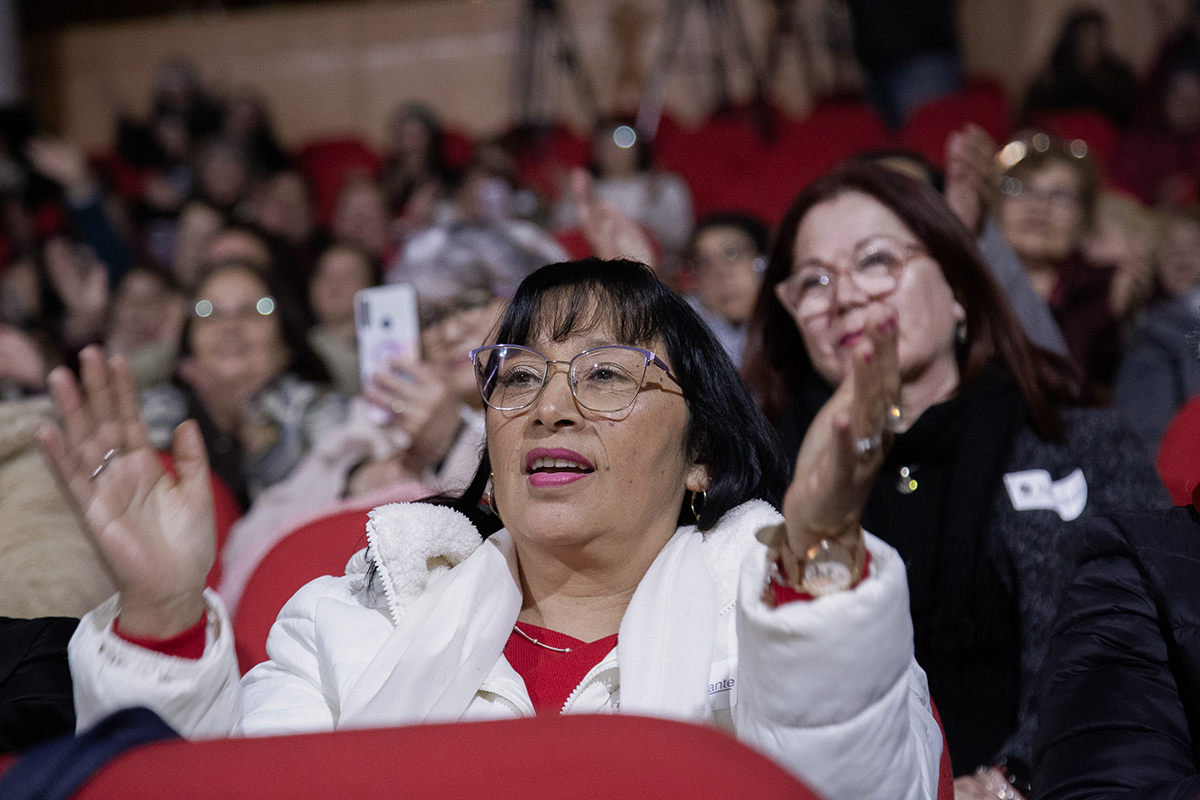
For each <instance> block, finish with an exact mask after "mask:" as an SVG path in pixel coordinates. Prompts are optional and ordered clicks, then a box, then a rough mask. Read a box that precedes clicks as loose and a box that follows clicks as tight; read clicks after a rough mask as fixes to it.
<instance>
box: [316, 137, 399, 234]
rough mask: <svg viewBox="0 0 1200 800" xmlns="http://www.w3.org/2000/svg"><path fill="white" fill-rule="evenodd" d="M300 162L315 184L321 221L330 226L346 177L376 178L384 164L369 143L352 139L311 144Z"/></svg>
mask: <svg viewBox="0 0 1200 800" xmlns="http://www.w3.org/2000/svg"><path fill="white" fill-rule="evenodd" d="M296 163H297V164H299V165H300V169H301V170H302V171H303V172H304V174H305V175H307V176H308V179H309V180H310V181H311V182H312V187H313V207H314V208H315V209H316V214H317V219H318V220H320V221H321V223H322V224H323V225H329V223H330V222H331V221H332V220H333V211H334V205H335V204H336V203H337V196H338V192H340V191H341V190H342V184H343V183H344V182H345V180H346V176H347V175H349V174H351V173H353V172H363V173H366V174H367V175H370V176H372V177H374V176H375V174H376V173H378V172H379V168H380V167H381V166H382V164H383V161H382V159H380V157H379V155H378V154H377V153H376V152H375V151H374V150H372V149H371V148H370V147H368V146H367V144H366V143H365V142H363V141H362V140H360V139H357V138H354V137H352V136H348V137H345V138H329V139H319V140H317V141H313V142H309V143H308V144H306V145H304V146H303V147H301V148H300V149H299V150H298V151H297V152H296Z"/></svg>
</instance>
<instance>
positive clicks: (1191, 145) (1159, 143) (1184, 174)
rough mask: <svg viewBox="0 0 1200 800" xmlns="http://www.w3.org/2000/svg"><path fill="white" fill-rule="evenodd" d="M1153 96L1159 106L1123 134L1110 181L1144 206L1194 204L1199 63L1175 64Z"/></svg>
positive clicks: (1199, 146) (1199, 171)
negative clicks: (1158, 99)
mask: <svg viewBox="0 0 1200 800" xmlns="http://www.w3.org/2000/svg"><path fill="white" fill-rule="evenodd" d="M1156 96H1158V97H1159V98H1160V102H1159V104H1158V106H1156V107H1155V108H1154V109H1153V110H1152V112H1151V113H1149V114H1147V115H1146V117H1145V119H1144V120H1143V122H1142V123H1141V124H1140V125H1138V126H1136V127H1134V128H1132V129H1130V130H1128V131H1126V132H1125V133H1124V134H1122V136H1121V140H1120V142H1119V143H1118V146H1117V154H1116V157H1115V158H1114V159H1113V165H1112V167H1113V168H1112V176H1111V178H1112V182H1113V184H1114V185H1116V186H1118V187H1120V188H1121V189H1123V190H1124V191H1127V192H1130V193H1131V194H1133V195H1134V196H1135V197H1137V198H1138V199H1139V200H1141V201H1142V202H1143V203H1145V204H1146V205H1149V206H1154V207H1163V206H1165V207H1175V206H1186V205H1191V204H1194V203H1196V202H1197V199H1198V196H1197V195H1198V193H1197V175H1200V60H1186V61H1182V62H1180V63H1178V64H1176V65H1174V66H1173V67H1172V69H1171V71H1170V72H1169V73H1167V74H1166V76H1165V77H1164V80H1163V85H1162V90H1161V92H1160V93H1157V94H1156Z"/></svg>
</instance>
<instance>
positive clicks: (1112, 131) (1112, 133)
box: [1033, 108, 1119, 175]
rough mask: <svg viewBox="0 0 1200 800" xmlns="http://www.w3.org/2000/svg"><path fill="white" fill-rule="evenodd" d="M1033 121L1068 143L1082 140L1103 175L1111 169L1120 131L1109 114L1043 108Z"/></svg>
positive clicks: (1079, 109) (1082, 110) (1086, 110)
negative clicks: (1044, 110)
mask: <svg viewBox="0 0 1200 800" xmlns="http://www.w3.org/2000/svg"><path fill="white" fill-rule="evenodd" d="M1033 122H1034V123H1035V124H1036V125H1038V126H1039V127H1042V128H1045V129H1046V130H1047V131H1049V132H1050V133H1053V134H1054V135H1055V136H1057V137H1058V138H1060V139H1065V140H1066V141H1068V142H1070V141H1072V140H1074V139H1082V140H1083V141H1084V142H1086V143H1087V146H1088V152H1089V153H1090V154H1091V156H1092V158H1093V159H1095V161H1096V163H1097V164H1099V165H1100V169H1101V170H1102V171H1103V173H1104V174H1105V175H1107V174H1108V172H1109V170H1110V169H1111V168H1112V163H1113V158H1115V157H1116V154H1117V143H1118V138H1119V134H1118V132H1117V129H1116V126H1114V125H1113V124H1112V122H1110V121H1109V119H1108V117H1106V116H1104V115H1103V114H1101V113H1100V112H1098V111H1092V110H1090V109H1086V108H1078V109H1071V110H1067V111H1046V112H1043V113H1040V114H1037V115H1036V116H1035V117H1034V118H1033Z"/></svg>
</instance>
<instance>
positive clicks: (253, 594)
mask: <svg viewBox="0 0 1200 800" xmlns="http://www.w3.org/2000/svg"><path fill="white" fill-rule="evenodd" d="M369 510H370V509H369V508H351V509H348V510H344V511H338V512H336V513H334V514H330V515H329V516H325V517H321V518H319V519H316V520H313V521H312V522H309V523H306V524H304V525H302V526H300V527H299V528H297V529H296V530H294V531H292V532H291V533H290V534H288V535H287V536H285V537H284V538H283V539H281V540H280V541H279V543H278V544H276V545H275V547H273V548H272V549H271V550H270V551H269V552H268V553H267V554H266V556H264V557H263V559H262V561H260V562H259V564H258V567H257V568H256V569H255V570H254V573H253V574H252V575H251V576H250V579H249V580H248V581H247V582H246V588H245V590H244V591H243V592H242V597H241V600H240V601H239V602H238V606H237V613H236V614H235V615H234V619H233V637H234V648H235V649H236V651H237V656H238V666H239V667H240V668H241V671H242V672H243V673H245V672H246V671H247V670H249V669H250V668H251V667H253V666H254V665H255V664H257V663H259V662H260V661H265V660H266V658H267V633H268V632H269V631H270V630H271V625H272V623H274V622H275V617H276V616H278V614H279V610H280V609H281V608H283V605H284V603H286V602H287V601H288V600H289V599H290V598H291V596H292V595H294V594H295V593H296V591H297V590H298V589H299V588H300V587H301V586H303V585H304V584H306V583H308V582H309V581H311V580H312V579H314V578H319V577H320V576H322V575H341V574H342V573H343V572H344V571H345V569H346V562H347V561H349V560H350V557H351V556H352V555H354V554H355V553H356V552H358V551H359V550H361V549H362V548H364V547H366V546H367V533H366V531H367V512H368V511H369Z"/></svg>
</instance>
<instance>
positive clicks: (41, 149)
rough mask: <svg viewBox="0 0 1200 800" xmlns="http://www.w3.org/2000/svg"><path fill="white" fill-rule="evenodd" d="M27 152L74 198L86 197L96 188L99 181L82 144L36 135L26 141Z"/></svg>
mask: <svg viewBox="0 0 1200 800" xmlns="http://www.w3.org/2000/svg"><path fill="white" fill-rule="evenodd" d="M25 155H26V156H27V157H28V158H29V163H30V164H32V165H33V168H34V169H36V170H37V171H38V172H40V173H41V174H42V175H44V176H46V177H47V178H49V179H50V180H52V181H54V182H55V183H57V184H59V185H60V186H62V188H63V191H65V192H66V193H67V196H68V197H70V198H72V199H78V200H83V199H87V198H88V197H90V196H91V194H92V192H93V191H95V188H96V181H95V179H94V178H93V177H92V171H91V169H90V168H89V167H88V163H87V157H86V156H85V155H84V152H83V148H82V147H80V146H79V145H77V144H75V143H74V142H70V141H67V140H66V139H57V138H55V137H53V136H34V137H33V138H31V139H30V140H29V142H28V144H26V145H25Z"/></svg>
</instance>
